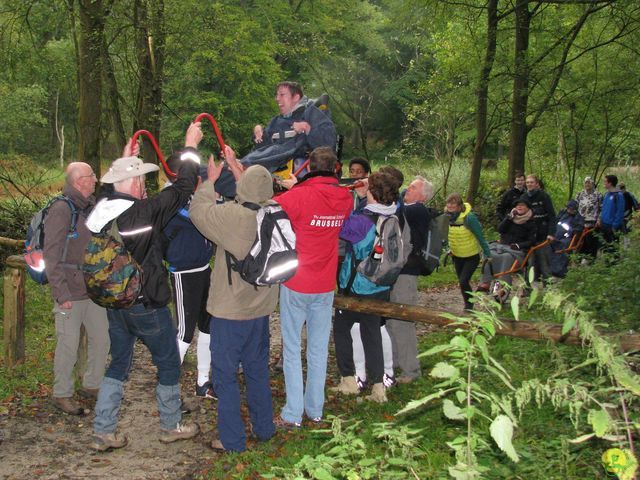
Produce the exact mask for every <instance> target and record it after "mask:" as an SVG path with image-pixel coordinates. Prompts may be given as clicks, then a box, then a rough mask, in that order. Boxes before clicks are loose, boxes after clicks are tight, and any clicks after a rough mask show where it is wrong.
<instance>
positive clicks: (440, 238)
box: [420, 209, 449, 275]
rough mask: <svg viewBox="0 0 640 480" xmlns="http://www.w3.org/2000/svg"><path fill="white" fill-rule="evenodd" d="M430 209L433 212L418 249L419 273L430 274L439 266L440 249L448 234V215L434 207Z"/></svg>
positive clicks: (442, 247)
mask: <svg viewBox="0 0 640 480" xmlns="http://www.w3.org/2000/svg"><path fill="white" fill-rule="evenodd" d="M430 210H431V211H432V212H434V213H433V216H432V217H431V221H430V222H429V229H428V230H427V234H426V235H425V238H424V243H423V247H422V250H421V251H420V263H421V269H420V274H421V275H431V274H432V273H433V272H435V270H436V269H437V268H438V267H439V266H440V257H441V256H442V250H443V249H444V245H445V243H446V242H447V237H448V235H449V217H448V215H446V214H444V213H437V211H436V210H434V209H430Z"/></svg>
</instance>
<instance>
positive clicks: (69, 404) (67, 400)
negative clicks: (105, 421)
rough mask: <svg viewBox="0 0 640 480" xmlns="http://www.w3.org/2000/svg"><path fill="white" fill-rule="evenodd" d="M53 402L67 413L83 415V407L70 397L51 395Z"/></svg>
mask: <svg viewBox="0 0 640 480" xmlns="http://www.w3.org/2000/svg"><path fill="white" fill-rule="evenodd" d="M53 404H54V405H55V406H56V407H58V408H59V409H60V410H62V411H63V412H64V413H68V414H69V415H84V408H82V407H81V406H80V404H79V403H78V402H76V401H75V400H74V399H73V398H71V397H53Z"/></svg>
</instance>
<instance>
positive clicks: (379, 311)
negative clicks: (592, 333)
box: [333, 295, 640, 352]
mask: <svg viewBox="0 0 640 480" xmlns="http://www.w3.org/2000/svg"><path fill="white" fill-rule="evenodd" d="M333 306H334V307H335V308H339V309H344V310H353V311H357V312H363V313H371V314H374V315H382V316H383V317H388V318H397V319H400V320H411V321H413V322H417V323H425V324H429V325H438V326H441V327H447V326H449V325H450V324H451V323H453V320H450V319H448V318H445V317H444V316H443V314H450V315H456V316H457V315H461V313H459V312H447V311H438V310H432V309H430V308H426V307H421V306H414V305H403V304H401V303H393V302H385V301H381V300H371V299H363V298H356V297H345V296H343V295H336V296H335V298H334V300H333ZM500 321H501V322H502V323H503V327H502V328H499V329H498V330H497V331H496V333H497V334H498V335H505V336H507V337H517V338H525V339H527V340H538V341H549V340H550V341H553V342H556V343H567V344H571V345H580V344H581V343H582V339H581V338H580V336H579V335H578V331H577V330H576V329H572V330H570V331H569V332H568V333H566V334H564V335H563V334H562V325H560V324H556V323H547V322H530V321H516V320H508V319H503V318H501V319H500ZM601 334H602V335H604V336H607V337H609V338H610V339H611V340H612V341H614V342H617V343H618V345H619V346H620V349H621V350H622V351H624V352H628V351H636V350H640V335H638V334H631V333H627V332H624V333H612V332H601Z"/></svg>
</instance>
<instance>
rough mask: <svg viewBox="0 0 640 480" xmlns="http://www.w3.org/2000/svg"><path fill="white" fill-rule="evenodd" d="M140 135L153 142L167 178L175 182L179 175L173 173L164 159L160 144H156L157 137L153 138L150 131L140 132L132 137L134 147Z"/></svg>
mask: <svg viewBox="0 0 640 480" xmlns="http://www.w3.org/2000/svg"><path fill="white" fill-rule="evenodd" d="M140 135H144V136H145V137H147V139H148V140H149V141H150V142H151V145H152V146H153V149H154V150H155V151H156V155H157V157H158V160H160V163H162V167H163V168H164V171H165V173H166V174H167V176H168V177H169V179H170V180H175V179H176V177H177V176H178V174H177V173H173V172H172V171H171V169H170V168H169V165H167V162H166V161H165V159H164V155H162V151H161V150H160V147H159V146H158V142H156V139H155V137H154V136H153V134H152V133H151V132H150V131H148V130H138V131H137V132H136V133H134V134H133V136H132V137H131V144H132V145H134V144H135V143H136V142H137V141H138V137H140Z"/></svg>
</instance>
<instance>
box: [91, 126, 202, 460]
mask: <svg viewBox="0 0 640 480" xmlns="http://www.w3.org/2000/svg"><path fill="white" fill-rule="evenodd" d="M201 138H202V131H201V130H200V124H199V123H194V124H191V125H190V127H189V129H188V130H187V134H186V141H185V145H186V146H187V147H196V146H197V145H198V142H199V140H200V139H201ZM133 152H134V147H133V146H132V145H131V142H129V144H128V145H127V146H126V147H125V150H124V153H123V155H124V156H123V158H118V159H117V160H115V161H114V162H113V163H112V164H111V168H109V171H108V172H107V173H106V174H105V175H104V176H103V177H102V178H101V179H100V181H101V182H103V183H111V184H113V189H114V192H113V193H111V194H109V195H107V196H106V197H105V198H103V199H102V200H100V201H99V202H98V204H97V205H96V208H95V209H94V210H93V212H92V213H91V215H90V216H89V218H88V219H87V226H88V228H89V230H91V231H92V232H94V233H98V232H100V231H103V229H104V228H110V224H111V222H113V221H115V222H116V226H117V228H118V231H119V233H120V236H121V237H122V241H123V243H124V246H125V247H126V249H127V250H128V251H129V252H130V253H131V255H132V256H133V258H134V259H135V260H136V261H137V262H138V264H139V265H140V267H141V270H142V273H143V275H142V290H141V295H140V296H139V297H138V300H137V301H136V303H135V304H134V305H133V306H131V307H129V308H123V309H111V308H109V309H107V316H108V318H109V337H110V338H111V364H110V365H109V367H108V369H107V371H106V373H105V376H104V379H103V381H102V385H101V386H100V393H99V394H98V401H97V403H96V418H95V421H94V435H93V439H92V442H91V445H90V447H91V448H92V449H94V450H98V451H105V450H109V449H113V448H122V447H124V446H125V445H126V444H127V443H128V439H127V437H126V436H124V435H122V434H118V433H116V429H117V423H118V413H119V411H120V405H121V403H122V398H123V392H124V382H125V381H126V380H127V378H128V376H129V371H130V369H131V363H132V362H131V361H132V358H133V346H134V344H135V342H136V340H137V339H138V338H139V339H141V340H142V341H143V342H144V344H145V345H146V346H147V348H148V349H149V351H150V352H151V356H152V360H153V363H154V365H155V366H156V367H157V369H158V385H157V387H156V399H157V402H158V412H159V417H160V426H161V433H160V435H159V438H158V439H159V440H160V441H161V442H163V443H169V442H173V441H176V440H183V439H187V438H192V437H194V436H195V435H197V434H198V432H199V431H200V428H199V426H198V425H197V424H196V423H192V424H185V423H182V422H181V420H182V413H181V408H180V407H181V401H180V384H179V383H178V379H179V377H180V355H179V353H178V346H177V343H176V328H175V326H174V324H173V320H172V318H171V313H170V311H169V309H168V307H167V305H168V303H169V302H170V300H171V291H170V289H169V283H168V281H167V271H166V269H165V267H164V265H163V263H162V254H163V252H162V243H161V238H162V230H163V228H164V227H165V225H166V224H167V222H168V221H169V219H171V217H173V216H174V215H175V214H176V213H177V212H178V211H179V210H180V209H181V208H182V207H183V206H185V205H186V204H187V202H188V200H189V198H190V197H191V195H192V194H193V192H194V190H195V188H196V185H197V182H198V168H199V165H198V161H199V159H198V158H197V155H193V156H188V158H185V159H184V161H183V162H182V165H181V166H180V169H179V171H178V177H177V179H176V181H175V182H174V183H173V185H171V186H170V187H168V188H165V189H164V190H162V191H161V192H160V193H158V194H157V195H156V196H154V197H153V198H147V192H146V189H145V174H147V173H150V172H154V171H157V170H159V168H158V166H157V165H154V164H151V163H143V162H142V160H140V159H139V158H137V157H135V156H132V153H133Z"/></svg>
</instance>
